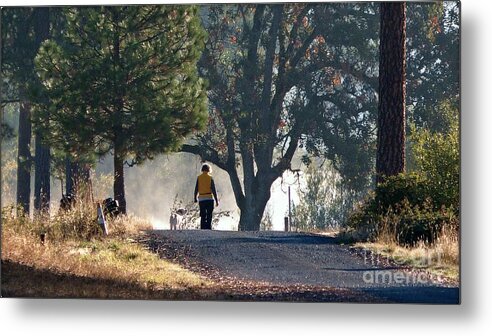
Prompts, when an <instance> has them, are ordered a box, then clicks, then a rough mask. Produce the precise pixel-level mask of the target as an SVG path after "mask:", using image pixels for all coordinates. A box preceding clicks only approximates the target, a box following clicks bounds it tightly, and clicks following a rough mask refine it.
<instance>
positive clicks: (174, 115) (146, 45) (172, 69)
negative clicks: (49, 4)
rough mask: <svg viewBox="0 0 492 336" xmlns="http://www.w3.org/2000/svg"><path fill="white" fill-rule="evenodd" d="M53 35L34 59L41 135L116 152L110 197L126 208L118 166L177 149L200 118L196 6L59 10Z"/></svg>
mask: <svg viewBox="0 0 492 336" xmlns="http://www.w3.org/2000/svg"><path fill="white" fill-rule="evenodd" d="M64 17H65V19H66V21H67V28H66V30H65V31H64V32H63V33H62V36H61V37H60V41H59V42H56V41H53V40H51V41H47V42H45V43H43V45H42V48H41V50H40V52H39V55H38V56H37V58H36V69H37V73H38V75H39V77H40V78H41V80H42V83H43V88H42V90H40V91H41V92H43V93H44V94H47V96H48V97H49V102H48V107H49V108H48V109H47V110H45V109H38V110H37V111H36V115H35V120H36V125H38V126H39V128H40V129H41V130H42V131H43V134H44V136H45V137H46V140H47V141H48V142H49V143H50V144H52V145H53V146H57V147H59V148H62V149H63V150H65V151H66V152H68V153H71V154H72V155H73V156H74V157H76V156H77V154H83V153H90V152H95V153H97V154H99V155H105V154H107V153H112V154H113V156H114V185H113V190H114V197H115V199H117V200H118V201H119V203H120V207H121V210H122V212H123V213H125V212H126V200H125V185H124V169H123V168H124V164H125V163H126V164H128V165H129V166H132V165H134V164H139V163H142V162H143V161H145V160H147V159H152V158H153V157H154V155H156V154H158V153H163V152H167V151H171V150H176V149H177V148H179V146H180V144H181V142H182V140H183V138H184V136H186V135H187V134H188V133H189V132H191V131H193V130H197V129H199V128H200V127H202V125H203V124H204V121H205V111H206V94H205V91H204V82H203V81H202V80H201V79H200V78H199V77H198V74H197V71H196V61H197V60H198V58H199V56H200V53H201V51H202V49H203V45H204V39H205V32H204V30H203V28H202V27H201V25H200V22H199V19H198V17H197V7H195V6H124V7H108V6H101V7H85V8H67V9H64Z"/></svg>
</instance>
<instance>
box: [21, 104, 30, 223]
mask: <svg viewBox="0 0 492 336" xmlns="http://www.w3.org/2000/svg"><path fill="white" fill-rule="evenodd" d="M30 148H31V106H30V104H29V103H28V102H26V101H22V102H21V103H20V110H19V138H18V143H17V205H18V206H20V207H21V208H22V210H23V212H24V213H25V214H27V215H29V210H30V205H31V166H32V160H31V149H30Z"/></svg>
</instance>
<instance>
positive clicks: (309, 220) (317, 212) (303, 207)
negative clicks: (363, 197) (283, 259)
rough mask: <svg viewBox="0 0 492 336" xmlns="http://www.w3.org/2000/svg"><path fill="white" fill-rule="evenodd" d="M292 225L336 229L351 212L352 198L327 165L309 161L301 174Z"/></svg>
mask: <svg viewBox="0 0 492 336" xmlns="http://www.w3.org/2000/svg"><path fill="white" fill-rule="evenodd" d="M303 180H304V181H303V183H301V188H300V190H299V203H298V204H296V206H295V207H294V211H293V213H294V218H295V220H294V222H295V223H296V225H295V226H296V228H297V229H300V230H304V231H307V230H323V229H327V228H337V227H338V228H339V227H341V226H343V225H344V224H345V222H346V219H347V217H348V214H349V212H350V211H352V209H353V204H354V200H355V199H354V195H352V194H351V190H349V189H348V188H347V186H346V185H345V184H344V183H343V181H342V179H341V176H340V174H339V173H338V172H337V171H336V170H335V169H334V168H333V166H332V165H331V164H330V163H329V162H321V164H320V163H317V162H312V163H311V164H310V165H309V166H308V167H307V169H306V170H305V171H304V174H303Z"/></svg>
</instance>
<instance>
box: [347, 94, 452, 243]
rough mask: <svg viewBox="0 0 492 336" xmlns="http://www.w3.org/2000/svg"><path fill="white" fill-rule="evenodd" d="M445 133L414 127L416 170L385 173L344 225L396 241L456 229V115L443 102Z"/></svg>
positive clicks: (413, 240)
mask: <svg viewBox="0 0 492 336" xmlns="http://www.w3.org/2000/svg"><path fill="white" fill-rule="evenodd" d="M441 110H442V114H443V117H444V118H445V119H446V121H447V129H446V130H445V131H444V132H443V133H438V132H431V131H430V130H427V129H416V128H415V127H412V132H411V135H410V140H411V142H412V145H413V146H412V150H411V152H412V155H413V161H414V163H415V167H414V171H413V172H410V173H406V174H400V175H397V176H390V177H386V178H385V180H384V182H382V183H380V184H378V186H377V187H376V190H375V192H374V193H371V194H370V195H369V196H368V197H367V199H366V200H365V201H364V202H363V203H362V204H361V205H359V206H358V207H357V208H356V209H355V210H354V211H353V212H352V213H351V214H350V216H349V219H348V226H349V227H350V228H353V229H355V230H358V231H360V232H365V233H367V234H366V237H367V238H368V239H379V240H381V239H382V240H391V241H394V242H397V243H398V244H400V245H414V244H415V243H417V242H418V241H425V242H428V243H433V242H434V241H435V240H436V238H437V237H438V236H439V234H440V232H441V231H442V230H443V229H444V228H445V227H446V228H447V229H450V230H454V231H455V232H457V231H458V228H459V219H458V218H459V177H460V175H459V174H460V165H459V163H460V161H459V115H458V111H457V109H456V108H454V106H453V105H452V104H450V103H448V102H446V103H443V104H442V105H441Z"/></svg>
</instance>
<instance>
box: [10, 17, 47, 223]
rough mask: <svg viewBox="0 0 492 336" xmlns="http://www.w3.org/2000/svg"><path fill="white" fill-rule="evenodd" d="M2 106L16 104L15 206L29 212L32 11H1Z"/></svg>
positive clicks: (33, 55) (32, 53)
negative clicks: (17, 118)
mask: <svg viewBox="0 0 492 336" xmlns="http://www.w3.org/2000/svg"><path fill="white" fill-rule="evenodd" d="M1 13H2V39H1V40H2V48H1V49H2V50H1V52H2V57H1V60H2V67H1V68H2V76H4V78H5V79H6V80H3V81H2V107H3V106H4V105H5V104H8V103H18V104H19V127H18V143H17V200H16V201H17V204H18V205H19V206H20V207H21V208H22V209H23V211H24V212H25V213H29V208H30V199H31V167H32V157H31V149H30V147H31V104H30V102H29V100H28V94H27V83H28V82H29V80H30V79H31V78H32V76H33V69H34V64H33V62H34V57H35V55H36V52H37V47H39V46H36V44H35V41H34V38H35V37H34V33H33V20H34V15H33V13H34V12H33V9H32V8H4V9H2V12H1Z"/></svg>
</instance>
